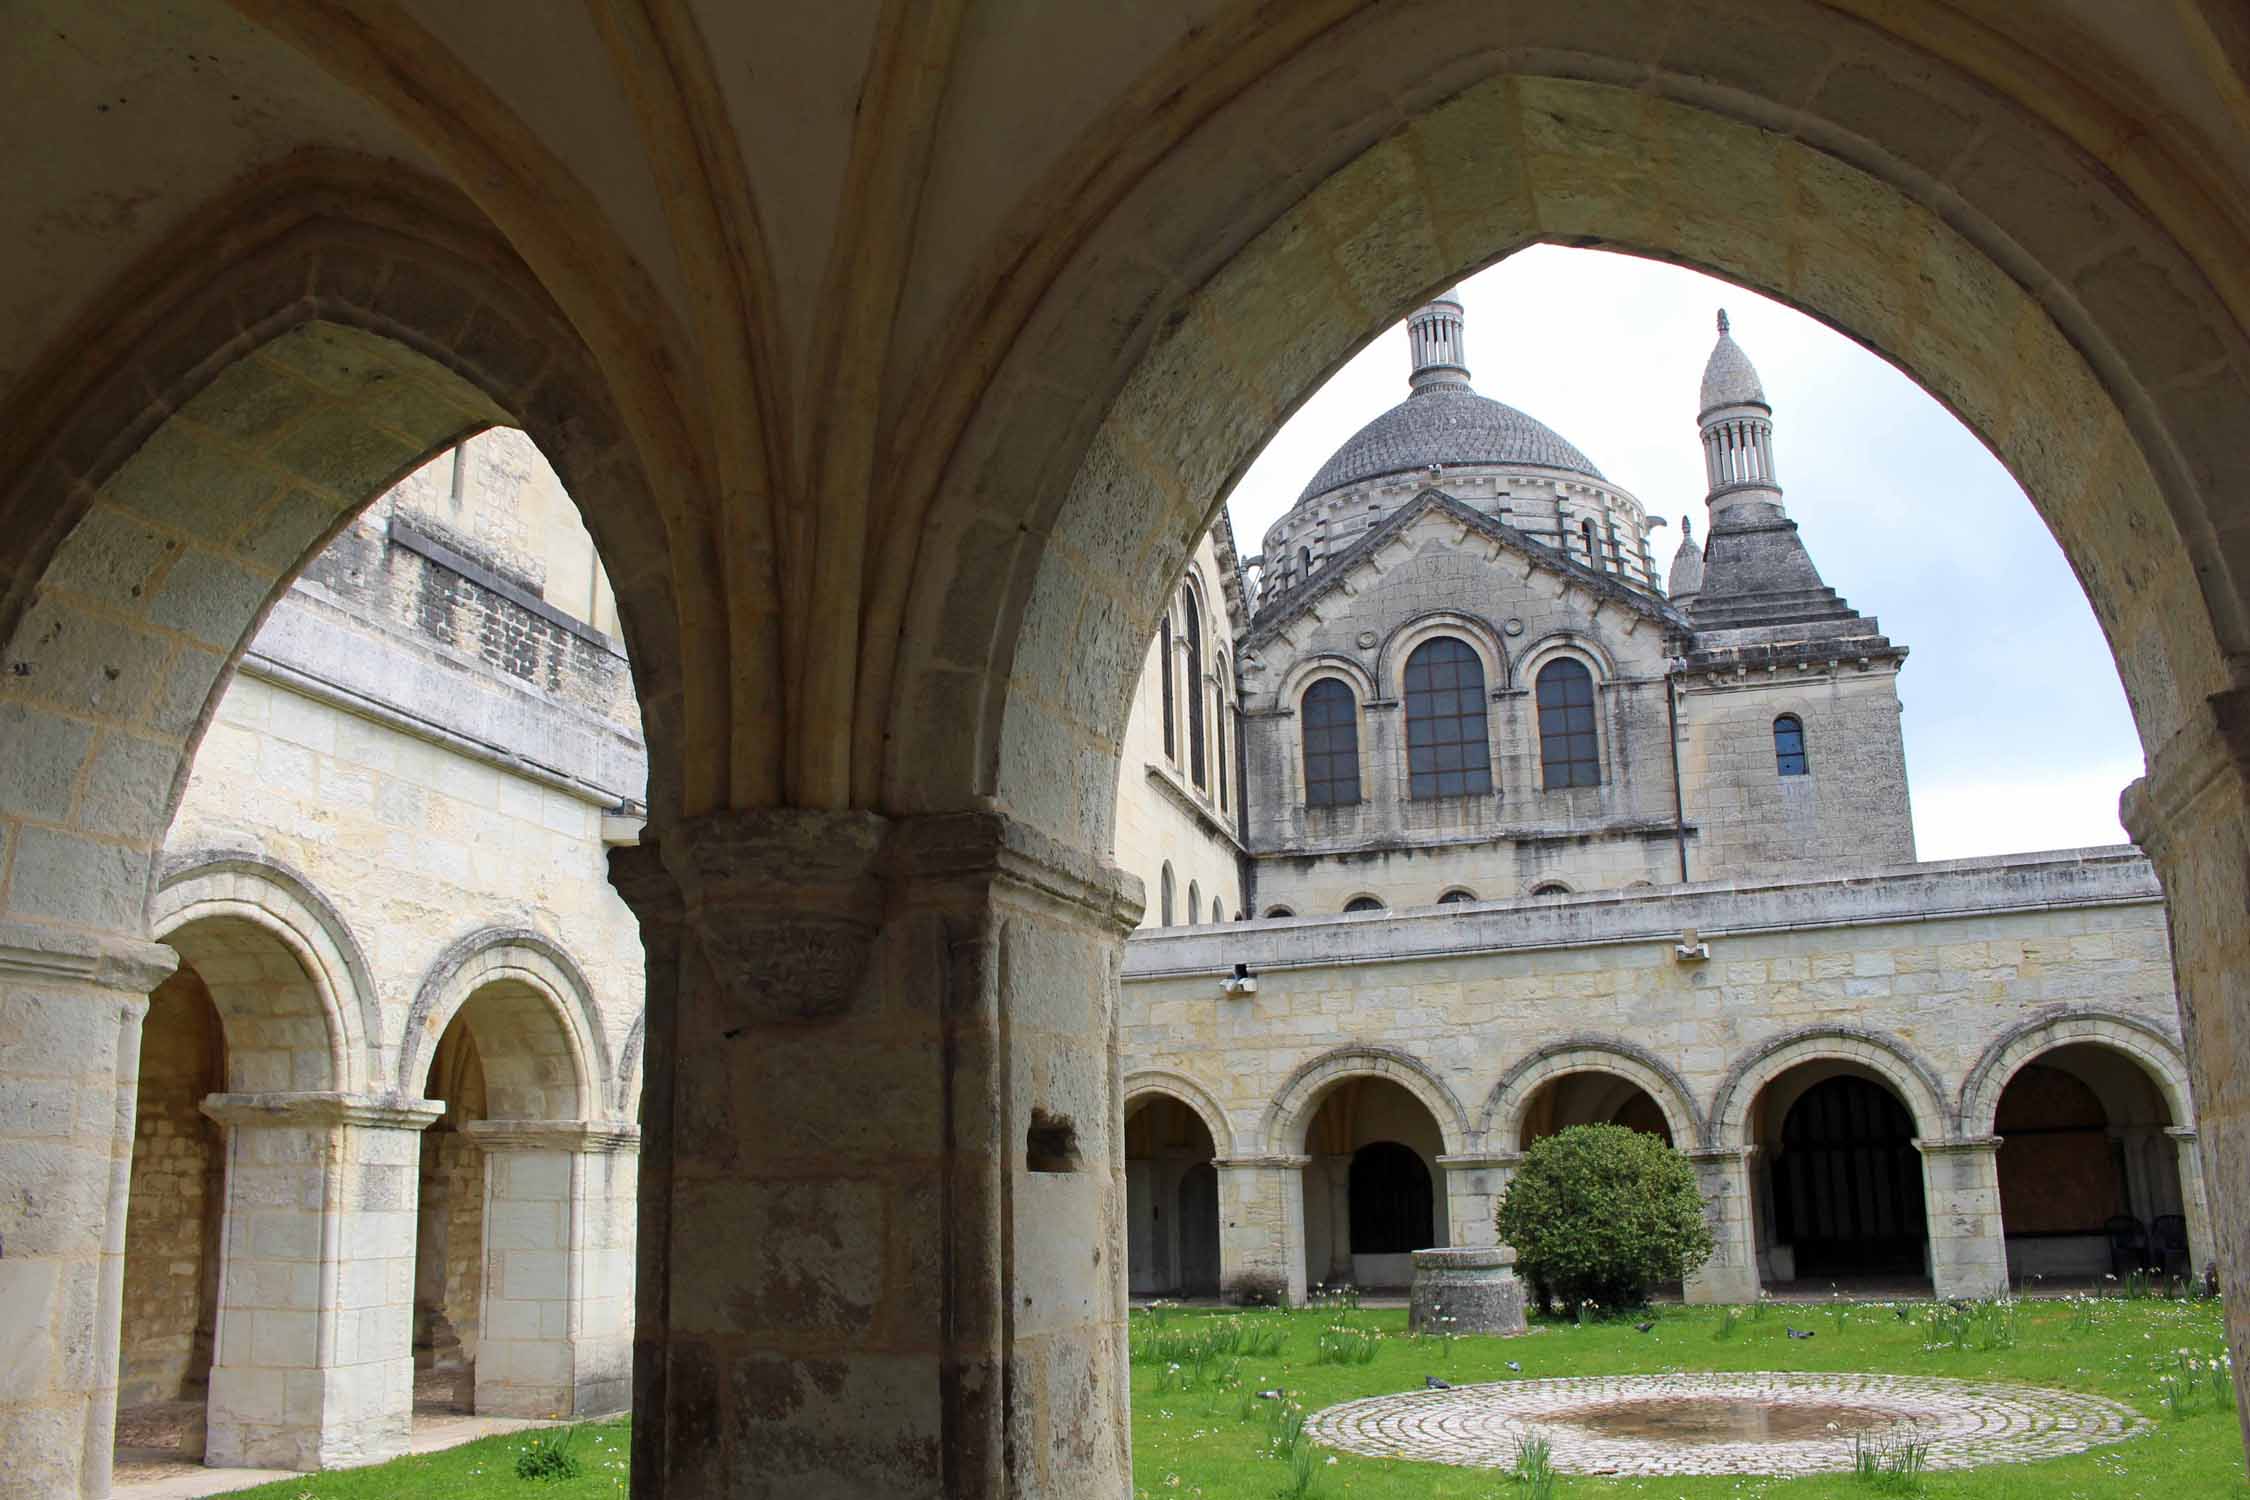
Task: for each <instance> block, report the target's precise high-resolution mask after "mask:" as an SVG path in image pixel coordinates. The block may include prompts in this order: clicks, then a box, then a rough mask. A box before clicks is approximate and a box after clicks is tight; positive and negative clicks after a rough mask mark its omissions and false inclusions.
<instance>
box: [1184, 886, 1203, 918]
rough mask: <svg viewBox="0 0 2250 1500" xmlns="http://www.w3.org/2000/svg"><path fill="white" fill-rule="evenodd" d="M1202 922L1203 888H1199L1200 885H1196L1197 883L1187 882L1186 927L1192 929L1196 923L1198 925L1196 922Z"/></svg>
mask: <svg viewBox="0 0 2250 1500" xmlns="http://www.w3.org/2000/svg"><path fill="white" fill-rule="evenodd" d="M1202 920H1203V887H1202V886H1201V885H1200V884H1198V883H1197V882H1195V881H1193V880H1191V881H1189V882H1188V918H1187V924H1188V926H1190V927H1193V926H1194V925H1195V924H1196V923H1198V922H1200V921H1202Z"/></svg>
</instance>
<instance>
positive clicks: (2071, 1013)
mask: <svg viewBox="0 0 2250 1500" xmlns="http://www.w3.org/2000/svg"><path fill="white" fill-rule="evenodd" d="M2074 1042H2080V1043H2092V1044H2095V1045H2098V1046H2101V1047H2105V1048H2107V1049H2109V1050H2110V1051H2113V1052H2121V1053H2123V1054H2124V1055H2125V1056H2127V1057H2129V1058H2131V1059H2132V1060H2133V1061H2134V1062H2135V1063H2137V1064H2138V1065H2139V1066H2140V1068H2141V1071H2142V1072H2144V1073H2146V1074H2147V1075H2148V1080H2149V1082H2150V1083H2152V1084H2154V1085H2155V1086H2156V1091H2157V1093H2158V1094H2159V1095H2160V1096H2161V1097H2162V1098H2163V1100H2164V1105H2165V1108H2166V1109H2168V1110H2170V1111H2171V1115H2172V1123H2173V1124H2174V1125H2178V1126H2185V1127H2193V1125H2194V1124H2195V1108H2194V1105H2193V1104H2192V1103H2191V1102H2190V1100H2189V1097H2188V1069H2187V1057H2186V1055H2185V1054H2184V1053H2183V1052H2182V1051H2181V1050H2180V1044H2179V1043H2178V1042H2177V1041H2176V1040H2174V1039H2173V1038H2172V1036H2171V1035H2170V1034H2169V1033H2167V1032H2166V1031H2165V1030H2164V1029H2163V1028H2162V1027H2159V1026H2157V1025H2155V1024H2154V1023H2153V1022H2150V1021H2147V1020H2144V1019H2142V1018H2141V1017H2138V1016H2129V1015H2124V1014H2121V1013H2119V1012H2116V1011H2107V1010H2101V1009H2097V1008H2094V1007H2090V1006H2089V1007H2073V1008H2070V1009H2067V1010H2062V1011H2059V1012H2054V1013H2050V1014H2047V1015H2043V1016H2035V1017H2033V1018H2031V1019H2030V1020H2027V1021H2023V1022H2021V1023H2019V1024H2017V1025H2015V1026H2012V1027H2010V1028H2009V1029H2008V1030H2006V1031H2004V1032H2002V1033H2001V1034H2000V1035H1999V1036H1997V1037H1995V1038H1993V1040H1992V1042H1991V1043H1990V1045H1988V1046H1987V1047H1986V1048H1985V1049H1984V1051H1983V1052H1982V1053H1980V1054H1979V1055H1978V1057H1977V1060H1976V1062H1975V1063H1974V1064H1973V1065H1972V1066H1971V1067H1970V1069H1969V1072H1968V1076H1967V1077H1965V1078H1964V1079H1962V1081H1961V1101H1960V1111H1959V1118H1960V1121H1961V1133H1962V1134H1963V1135H1971V1136H1980V1135H1991V1134H1993V1123H1992V1122H1993V1119H1994V1116H1995V1115H1996V1114H1997V1113H1998V1112H1999V1108H2000V1095H2001V1094H2002V1093H2003V1092H2004V1091H2005V1090H2006V1089H2007V1087H2008V1080H2010V1079H2011V1078H2013V1077H2015V1075H2016V1072H2017V1070H2018V1069H2020V1068H2022V1067H2023V1066H2024V1065H2025V1064H2026V1063H2029V1062H2034V1061H2037V1060H2038V1058H2039V1057H2040V1055H2041V1054H2042V1053H2046V1052H2050V1051H2052V1050H2054V1049H2055V1048H2057V1047H2063V1046H2068V1045H2070V1044H2071V1043H2074Z"/></svg>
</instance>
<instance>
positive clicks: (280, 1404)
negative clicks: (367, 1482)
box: [203, 1094, 443, 1470]
mask: <svg viewBox="0 0 2250 1500" xmlns="http://www.w3.org/2000/svg"><path fill="white" fill-rule="evenodd" d="M203 1112H204V1113H205V1114H207V1115H209V1116H210V1117H211V1118H212V1119H214V1120H216V1121H218V1122H219V1123H220V1124H221V1125H224V1126H225V1127H226V1162H227V1186H226V1207H225V1219H224V1231H223V1235H222V1238H221V1246H222V1249H221V1259H220V1265H219V1309H218V1329H217V1334H216V1337H215V1339H214V1342H213V1345H212V1357H211V1396H210V1407H209V1427H208V1429H207V1435H206V1439H205V1446H204V1462H206V1463H208V1464H211V1465H213V1466H214V1467H219V1468H258V1469H302V1470H312V1469H325V1468H339V1467H345V1466H349V1465H353V1464H369V1463H378V1462H381V1461H382V1460H384V1459H386V1458H395V1457H397V1456H398V1455H399V1454H402V1453H404V1452H406V1449H407V1440H408V1438H409V1436H410V1435H411V1432H412V1428H413V1421H414V1351H413V1341H414V1202H415V1185H416V1178H417V1176H418V1167H419V1158H418V1156H417V1148H418V1147H419V1145H420V1137H421V1132H422V1131H423V1130H424V1129H426V1128H427V1127H428V1126H429V1124H430V1122H431V1121H433V1120H435V1119H436V1118H437V1117H438V1116H439V1114H441V1113H442V1112H443V1106H442V1105H437V1104H430V1103H425V1102H421V1101H416V1102H414V1103H405V1102H398V1101H386V1100H379V1099H372V1098H359V1097H354V1096H351V1095H346V1094H213V1095H211V1096H210V1097H209V1098H208V1099H206V1100H204V1101H203Z"/></svg>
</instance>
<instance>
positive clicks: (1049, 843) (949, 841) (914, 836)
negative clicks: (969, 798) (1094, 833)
mask: <svg viewBox="0 0 2250 1500" xmlns="http://www.w3.org/2000/svg"><path fill="white" fill-rule="evenodd" d="M884 863H885V865H886V866H887V867H888V869H889V871H890V872H891V874H892V875H893V876H894V878H896V879H898V880H899V881H900V882H901V883H902V885H903V886H904V894H906V895H908V896H909V898H910V899H920V900H924V901H928V902H930V903H931V904H939V905H943V904H951V903H952V902H955V901H958V902H963V903H966V904H970V905H975V906H978V907H981V906H982V905H983V904H984V903H985V902H986V901H987V900H988V899H989V897H990V894H991V892H992V891H993V889H994V888H996V887H1002V888H1007V889H1009V890H1010V891H1012V893H1014V894H1016V895H1018V896H1025V897H1030V898H1032V899H1036V900H1042V901H1046V902H1050V903H1053V904H1057V905H1061V906H1065V907H1071V908H1075V909H1076V910H1078V911H1079V912H1080V913H1081V914H1082V915H1084V916H1085V917H1086V918H1088V919H1090V920H1091V921H1093V922H1095V923H1097V924H1099V925H1101V926H1104V927H1107V928H1109V929H1110V930H1111V931H1112V932H1114V933H1115V934H1116V935H1117V936H1119V937H1122V936H1124V935H1125V934H1126V933H1128V932H1130V931H1132V930H1133V928H1134V927H1135V926H1136V925H1137V924H1138V923H1139V922H1140V919H1141V911H1142V902H1141V891H1140V882H1139V881H1138V880H1136V879H1134V878H1133V877H1132V876H1130V875H1125V874H1122V873H1120V872H1119V871H1118V870H1117V869H1116V868H1115V867H1114V866H1112V865H1110V864H1109V863H1108V862H1106V861H1104V860H1102V859H1099V858H1096V857H1094V856H1092V855H1089V854H1085V853H1082V852H1080V851H1079V850H1076V849H1073V848H1070V847H1069V846H1068V845H1065V844H1063V843H1061V842H1059V841H1057V840H1055V839H1052V838H1049V837H1048V836H1047V835H1046V834H1044V833H1041V832H1039V831H1038V830H1037V829H1035V828H1031V827H1029V826H1027V825H1025V824H1022V823H1019V822H1017V821H1016V820H1015V819H1013V818H1010V817H1008V816H1007V815H1005V814H1003V813H998V812H965V813H941V814H936V815H933V816H930V817H922V818H912V819H907V820H902V821H900V822H898V823H896V824H894V825H893V826H892V830H891V837H890V842H889V845H888V847H887V849H886V851H885V860H884Z"/></svg>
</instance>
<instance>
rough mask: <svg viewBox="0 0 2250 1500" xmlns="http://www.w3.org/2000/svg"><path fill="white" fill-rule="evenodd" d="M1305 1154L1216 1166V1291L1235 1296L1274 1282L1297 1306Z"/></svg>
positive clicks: (1301, 1281) (1301, 1290)
mask: <svg viewBox="0 0 2250 1500" xmlns="http://www.w3.org/2000/svg"><path fill="white" fill-rule="evenodd" d="M1312 1161H1313V1159H1312V1158H1311V1157H1309V1156H1286V1155H1283V1156H1238V1157H1234V1158H1232V1159H1228V1160H1221V1161H1219V1162H1217V1163H1215V1165H1216V1166H1217V1167H1218V1169H1219V1260H1220V1263H1221V1264H1222V1265H1224V1266H1225V1267H1226V1278H1227V1279H1226V1281H1225V1282H1224V1284H1222V1285H1221V1287H1220V1291H1221V1292H1222V1293H1223V1294H1225V1295H1227V1296H1228V1297H1230V1298H1231V1297H1238V1296H1239V1295H1240V1292H1241V1290H1242V1289H1243V1288H1244V1287H1258V1288H1266V1287H1274V1288H1278V1289H1279V1295H1280V1296H1282V1297H1285V1298H1286V1299H1287V1300H1288V1303H1289V1305H1290V1306H1291V1307H1302V1306H1303V1305H1304V1302H1305V1296H1306V1293H1307V1292H1308V1290H1309V1289H1310V1288H1309V1285H1308V1282H1307V1278H1306V1274H1305V1169H1306V1168H1307V1167H1309V1166H1311V1165H1312Z"/></svg>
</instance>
